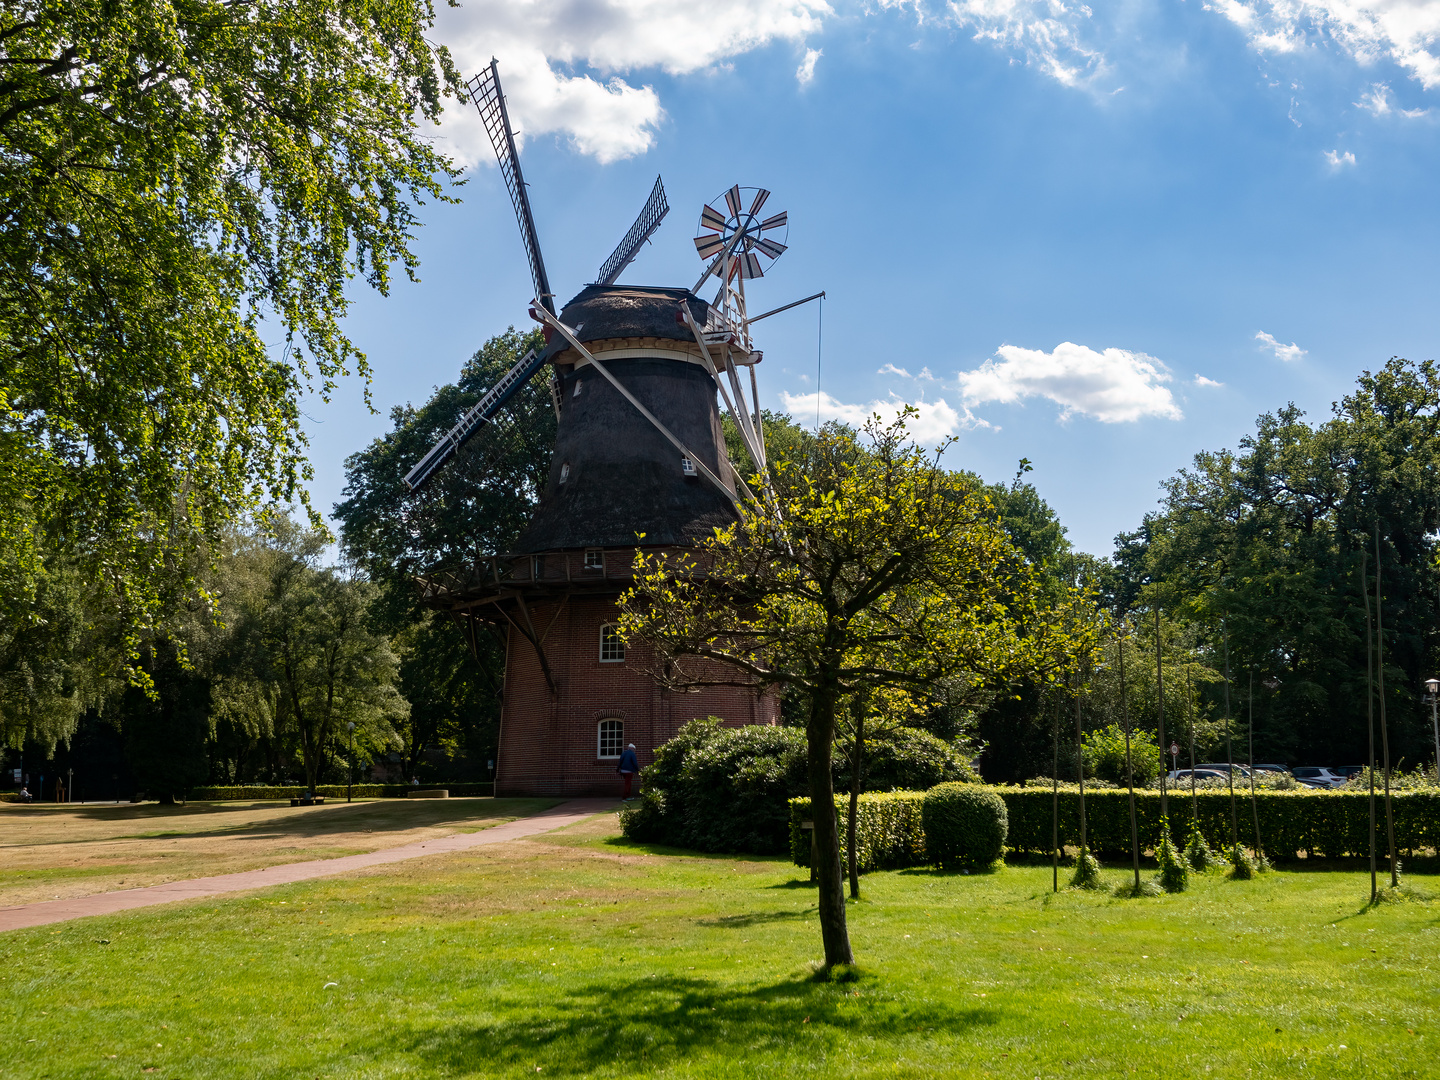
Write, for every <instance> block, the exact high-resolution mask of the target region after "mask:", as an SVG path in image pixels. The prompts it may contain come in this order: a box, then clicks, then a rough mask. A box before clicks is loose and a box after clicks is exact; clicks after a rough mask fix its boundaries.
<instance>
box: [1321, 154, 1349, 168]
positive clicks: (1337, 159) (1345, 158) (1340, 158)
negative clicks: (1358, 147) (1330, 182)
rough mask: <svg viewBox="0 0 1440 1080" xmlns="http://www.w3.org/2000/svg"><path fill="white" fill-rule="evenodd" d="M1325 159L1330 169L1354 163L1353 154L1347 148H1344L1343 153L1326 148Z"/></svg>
mask: <svg viewBox="0 0 1440 1080" xmlns="http://www.w3.org/2000/svg"><path fill="white" fill-rule="evenodd" d="M1325 160H1326V161H1328V162H1329V163H1330V167H1331V168H1332V169H1340V168H1343V167H1345V166H1346V165H1354V164H1355V155H1354V154H1352V153H1351V152H1350V151H1349V150H1346V151H1345V152H1344V153H1343V154H1341V153H1337V152H1336V151H1334V150H1326V151H1325Z"/></svg>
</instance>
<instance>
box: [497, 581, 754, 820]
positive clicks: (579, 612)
mask: <svg viewBox="0 0 1440 1080" xmlns="http://www.w3.org/2000/svg"><path fill="white" fill-rule="evenodd" d="M616 615H617V612H616V608H615V602H614V597H613V596H610V597H607V596H595V595H590V596H583V597H573V596H572V597H570V598H569V599H567V600H565V601H563V602H554V601H551V602H548V603H538V604H535V605H533V606H532V607H531V609H530V617H531V620H532V622H533V624H534V626H535V629H536V631H537V632H538V633H541V634H543V635H544V648H545V657H546V660H547V661H548V662H549V664H550V670H551V673H552V675H553V676H554V680H555V686H556V689H557V690H558V692H559V693H558V695H556V694H552V693H551V692H550V688H549V686H548V685H547V684H546V681H545V675H544V672H543V671H542V670H541V667H540V663H539V660H538V658H537V657H536V655H535V649H534V647H533V646H532V645H531V644H530V642H529V641H527V640H526V639H525V637H524V635H522V634H520V633H519V632H518V631H516V630H515V629H514V628H513V627H512V628H511V630H510V636H509V645H508V655H507V657H506V662H505V693H504V701H503V706H502V712H501V716H500V751H499V758H498V760H497V762H496V776H495V794H496V795H565V796H581V795H590V796H612V795H613V796H619V795H620V794H621V792H622V791H623V789H624V784H623V781H622V780H621V778H620V776H619V775H618V774H617V773H616V772H615V766H616V761H615V760H614V759H610V760H602V759H601V758H600V757H599V756H598V755H599V743H598V732H599V726H600V722H601V721H602V720H610V719H617V720H621V721H623V722H624V724H625V738H624V741H625V742H627V743H634V744H635V748H636V750H637V752H638V753H639V757H640V765H641V767H642V768H643V767H644V766H645V765H648V764H649V763H650V762H651V761H652V760H653V758H654V751H655V748H656V747H658V746H660V745H661V744H662V743H663V742H665V741H666V740H667V739H669V738H670V737H671V736H673V735H674V734H675V733H676V732H677V731H678V730H679V729H680V727H681V726H682V725H684V724H685V723H687V722H688V721H690V720H693V719H695V718H697V717H705V716H718V717H720V718H721V719H722V720H725V721H726V722H728V723H730V724H733V725H736V726H738V725H741V724H774V723H777V722H778V721H779V716H780V708H779V699H778V697H777V696H776V695H775V694H773V693H766V694H764V695H761V694H757V693H756V692H755V691H754V690H750V689H746V688H743V687H712V688H708V689H705V690H702V691H700V692H698V693H674V692H670V691H667V690H663V689H661V688H660V686H659V685H658V684H657V683H656V682H655V680H654V679H653V678H652V677H651V676H650V675H649V674H648V673H647V670H648V668H649V666H650V660H651V654H650V652H649V650H648V649H646V648H643V647H636V646H633V645H632V646H630V647H628V648H627V650H626V654H625V660H624V661H623V662H621V663H613V662H612V663H604V662H601V660H600V628H601V626H602V625H604V624H606V623H610V622H613V621H614V620H615V618H616ZM547 627H548V630H547Z"/></svg>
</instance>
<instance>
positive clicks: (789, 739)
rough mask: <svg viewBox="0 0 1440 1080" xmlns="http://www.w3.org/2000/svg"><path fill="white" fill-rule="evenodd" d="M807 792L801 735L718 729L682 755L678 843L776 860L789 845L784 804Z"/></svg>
mask: <svg viewBox="0 0 1440 1080" xmlns="http://www.w3.org/2000/svg"><path fill="white" fill-rule="evenodd" d="M806 787H808V784H807V780H806V760H805V734H804V732H802V731H799V730H798V729H796V728H786V727H769V726H765V725H761V724H748V725H746V726H744V727H738V728H721V729H720V730H719V731H718V733H717V734H716V736H715V738H713V739H711V740H709V741H708V742H705V743H704V744H702V745H701V746H698V747H696V748H695V749H694V750H692V751H691V752H690V753H689V754H688V755H687V757H686V759H685V765H684V768H683V769H682V770H681V774H680V795H681V799H682V806H681V814H680V820H681V827H680V844H681V846H682V847H687V848H693V849H695V850H696V851H726V852H748V853H752V854H756V855H778V854H780V853H781V852H783V851H784V850H785V849H786V847H787V842H788V840H789V819H790V808H789V801H790V799H791V797H792V796H794V795H797V794H799V793H800V792H801V791H803V790H804V789H805V788H806Z"/></svg>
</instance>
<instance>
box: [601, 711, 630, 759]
mask: <svg viewBox="0 0 1440 1080" xmlns="http://www.w3.org/2000/svg"><path fill="white" fill-rule="evenodd" d="M598 736H599V746H598V749H599V753H598V755H597V756H598V757H602V758H618V757H619V756H620V751H621V749H622V748H623V747H624V746H625V721H624V720H601V721H600V728H599V732H598Z"/></svg>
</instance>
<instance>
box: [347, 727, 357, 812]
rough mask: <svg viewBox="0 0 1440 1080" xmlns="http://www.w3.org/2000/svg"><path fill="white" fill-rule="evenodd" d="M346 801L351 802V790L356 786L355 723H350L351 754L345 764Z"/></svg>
mask: <svg viewBox="0 0 1440 1080" xmlns="http://www.w3.org/2000/svg"><path fill="white" fill-rule="evenodd" d="M345 766H346V773H345V801H346V802H349V801H350V789H351V788H352V787H354V785H355V721H354V720H351V721H350V754H349V757H348V758H347V760H346V762H345Z"/></svg>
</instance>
